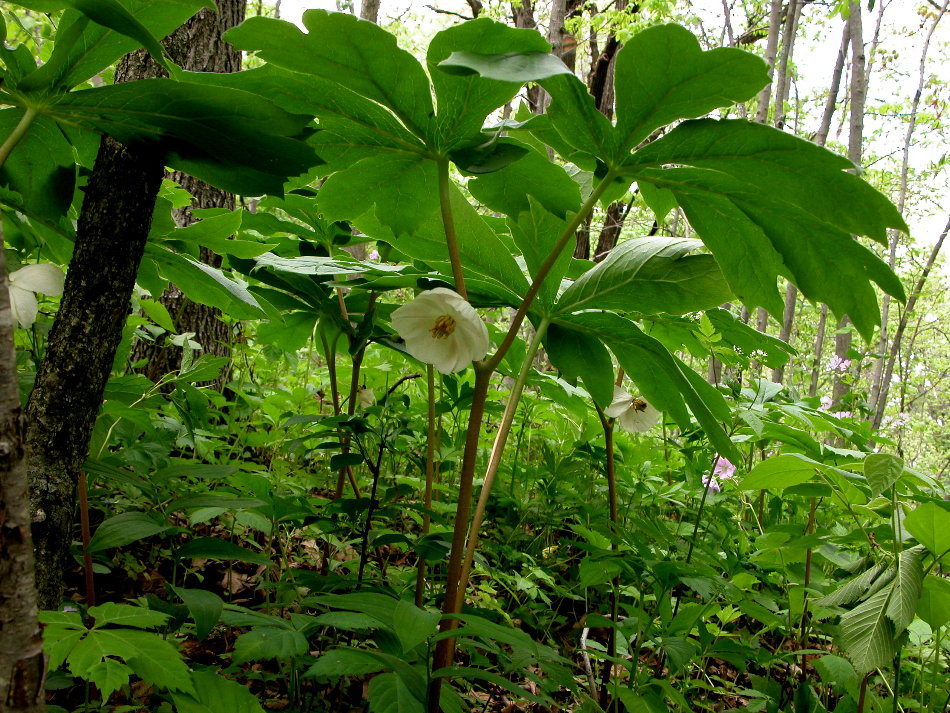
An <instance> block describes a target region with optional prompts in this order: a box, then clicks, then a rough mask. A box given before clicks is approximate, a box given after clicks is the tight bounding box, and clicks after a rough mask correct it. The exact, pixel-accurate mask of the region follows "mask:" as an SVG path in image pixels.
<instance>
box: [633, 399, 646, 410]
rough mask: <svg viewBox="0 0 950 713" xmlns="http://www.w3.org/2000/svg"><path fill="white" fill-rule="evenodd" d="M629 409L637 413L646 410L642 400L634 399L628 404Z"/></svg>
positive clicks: (644, 402)
mask: <svg viewBox="0 0 950 713" xmlns="http://www.w3.org/2000/svg"><path fill="white" fill-rule="evenodd" d="M630 408H632V409H633V410H634V411H636V412H637V413H643V412H644V411H646V410H647V402H646V401H644V400H643V399H634V400H633V403H632V404H630Z"/></svg>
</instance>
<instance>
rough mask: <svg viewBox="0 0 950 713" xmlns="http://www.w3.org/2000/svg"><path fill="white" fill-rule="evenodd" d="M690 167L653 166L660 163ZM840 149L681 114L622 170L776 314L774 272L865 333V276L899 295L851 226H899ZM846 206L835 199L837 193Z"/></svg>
mask: <svg viewBox="0 0 950 713" xmlns="http://www.w3.org/2000/svg"><path fill="white" fill-rule="evenodd" d="M670 163H672V164H677V165H680V166H692V167H693V168H659V167H658V166H660V165H662V164H670ZM849 166H850V163H849V162H847V161H846V160H845V159H842V158H841V157H839V156H835V155H834V154H832V153H830V152H828V151H825V150H824V149H821V148H819V147H817V146H814V145H813V144H810V143H808V142H807V141H803V140H801V139H797V138H795V137H793V136H790V135H787V134H784V133H782V132H778V131H775V130H773V129H770V128H769V127H764V126H760V125H756V124H750V123H748V122H742V121H713V120H699V121H688V122H684V123H683V124H681V125H680V126H678V127H677V128H676V129H674V130H673V131H672V132H671V133H670V134H669V135H668V136H666V137H664V138H663V139H660V140H658V141H656V142H654V143H652V144H650V145H648V146H646V147H645V148H643V149H641V150H640V151H638V152H637V153H635V154H634V155H633V156H632V157H631V158H630V159H628V160H627V162H626V166H625V168H624V171H626V172H627V174H626V175H628V176H630V177H631V178H635V179H636V180H638V181H640V182H645V181H647V182H650V183H653V184H654V185H656V186H659V187H661V188H664V189H667V190H669V191H671V192H672V193H673V195H674V196H675V197H676V199H677V201H678V202H679V204H680V205H681V206H682V208H683V210H684V211H685V212H686V215H687V217H688V218H689V220H690V223H691V224H692V225H693V227H694V228H696V230H697V232H698V233H699V234H700V237H701V238H702V239H703V242H705V243H706V245H707V246H708V247H709V248H710V250H711V251H712V253H713V255H715V256H716V258H717V261H718V262H719V264H720V266H721V267H722V270H723V273H724V274H725V276H726V279H727V280H728V281H729V283H730V285H731V286H732V287H733V289H734V290H735V293H736V294H737V295H738V296H739V298H740V299H742V300H743V301H744V302H745V303H746V304H749V305H761V306H764V307H765V308H766V309H767V310H768V311H769V312H770V313H772V314H773V315H776V316H779V315H780V314H781V310H782V299H781V297H780V295H779V293H778V291H777V289H776V286H775V285H776V277H777V276H779V275H782V276H784V277H787V278H788V279H789V280H791V281H792V282H793V283H794V284H796V285H797V286H798V287H799V289H800V290H801V291H802V293H803V294H804V295H805V296H806V297H808V298H810V299H813V300H817V301H822V302H825V303H827V304H828V305H829V306H830V307H831V308H832V310H834V311H835V313H836V314H838V315H845V314H847V315H848V316H850V317H851V319H852V321H853V322H854V323H855V325H856V326H857V327H858V329H859V330H860V331H861V333H862V334H863V335H865V336H866V337H867V336H868V335H869V334H870V332H871V330H873V328H874V326H875V325H876V324H877V322H878V321H879V319H880V316H879V310H878V308H877V305H876V295H875V293H874V290H873V288H872V286H871V282H872V281H873V282H875V283H877V284H878V285H879V286H880V287H881V288H882V289H883V290H884V291H885V292H888V293H889V294H892V295H894V296H895V297H898V298H899V299H903V297H904V292H903V288H902V286H901V284H900V281H899V280H898V279H897V277H896V276H895V275H894V274H893V272H892V271H890V269H888V268H887V266H886V265H885V264H884V263H883V262H882V261H881V260H880V259H879V258H878V257H877V256H876V255H874V253H873V252H872V251H870V250H868V249H867V248H866V247H864V246H863V245H861V244H860V243H859V242H857V241H855V240H854V239H853V238H852V233H857V234H863V235H869V236H870V237H872V238H875V239H882V238H883V235H884V231H885V229H886V227H888V226H890V227H894V228H899V229H906V228H905V226H904V223H903V220H902V219H901V217H900V215H899V214H898V213H897V211H896V209H895V208H894V207H893V206H892V205H890V203H889V202H888V201H887V200H886V199H885V198H884V197H883V196H881V195H880V194H878V193H877V192H876V191H874V190H873V189H872V188H871V187H870V186H868V185H867V184H866V183H864V182H863V181H861V180H860V179H859V178H857V177H855V176H853V175H851V174H849V173H847V172H845V170H844V169H846V168H848V167H849ZM839 196H842V198H841V201H842V203H846V204H847V207H846V208H840V209H836V208H835V206H838V205H839V203H838V197H839Z"/></svg>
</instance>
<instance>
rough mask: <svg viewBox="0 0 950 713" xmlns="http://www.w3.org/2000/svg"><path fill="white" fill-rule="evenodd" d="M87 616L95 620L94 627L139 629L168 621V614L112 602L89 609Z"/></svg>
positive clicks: (160, 624)
mask: <svg viewBox="0 0 950 713" xmlns="http://www.w3.org/2000/svg"><path fill="white" fill-rule="evenodd" d="M89 616H91V617H93V618H94V619H95V620H96V626H103V625H105V624H118V625H119V626H134V627H138V628H139V629H151V628H154V627H156V626H162V625H163V624H164V623H165V622H167V621H168V614H165V613H164V612H160V611H153V610H152V609H143V608H142V607H134V606H132V605H130V604H116V603H114V602H106V603H105V604H100V605H99V606H96V607H89Z"/></svg>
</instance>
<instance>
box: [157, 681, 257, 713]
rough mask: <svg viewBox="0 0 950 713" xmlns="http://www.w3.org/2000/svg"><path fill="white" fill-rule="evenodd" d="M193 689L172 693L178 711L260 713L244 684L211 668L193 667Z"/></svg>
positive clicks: (182, 712)
mask: <svg viewBox="0 0 950 713" xmlns="http://www.w3.org/2000/svg"><path fill="white" fill-rule="evenodd" d="M191 679H192V681H193V682H194V687H195V693H194V694H193V695H190V696H189V695H185V694H182V693H172V700H174V701H175V707H176V708H178V713H264V709H263V708H261V704H260V703H259V702H258V700H257V697H256V696H255V695H254V694H253V693H251V692H250V691H249V690H248V689H247V687H246V686H243V685H241V684H240V683H237V682H236V681H230V680H228V679H226V678H224V676H221V675H219V674H216V673H213V672H211V671H193V672H192V674H191Z"/></svg>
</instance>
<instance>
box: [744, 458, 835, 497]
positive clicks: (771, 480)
mask: <svg viewBox="0 0 950 713" xmlns="http://www.w3.org/2000/svg"><path fill="white" fill-rule="evenodd" d="M820 465H821V464H820V463H817V462H816V461H813V460H812V459H811V458H807V457H806V456H803V455H801V454H798V453H785V454H782V455H778V456H773V457H772V458H767V459H766V460H764V461H762V462H761V463H759V464H758V465H756V466H755V467H754V468H753V469H752V470H751V471H749V474H748V475H747V476H745V477H744V478H742V480H741V481H740V482H739V489H740V490H768V489H770V488H777V489H781V488H788V487H791V486H793V485H800V484H801V483H807V482H808V481H809V480H811V479H812V478H814V477H815V469H816V468H818V467H819V466H820Z"/></svg>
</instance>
